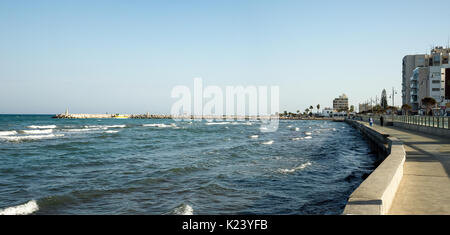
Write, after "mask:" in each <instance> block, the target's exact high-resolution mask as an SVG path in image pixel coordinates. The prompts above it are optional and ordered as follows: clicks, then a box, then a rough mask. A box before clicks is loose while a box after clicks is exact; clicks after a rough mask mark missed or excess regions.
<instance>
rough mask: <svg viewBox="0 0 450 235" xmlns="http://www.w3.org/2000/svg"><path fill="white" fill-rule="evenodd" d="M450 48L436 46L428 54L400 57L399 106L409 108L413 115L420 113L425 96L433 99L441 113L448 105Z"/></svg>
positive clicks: (449, 98) (449, 96) (449, 97)
mask: <svg viewBox="0 0 450 235" xmlns="http://www.w3.org/2000/svg"><path fill="white" fill-rule="evenodd" d="M449 57H450V48H443V47H435V48H433V49H432V50H431V51H430V54H419V55H407V56H405V57H403V70H402V103H403V104H408V105H410V106H411V107H412V112H413V113H421V112H423V108H424V105H423V104H422V103H421V100H422V99H423V98H424V97H432V98H433V99H435V100H436V102H437V106H438V107H437V109H440V110H441V111H442V112H441V113H444V111H445V110H447V111H448V110H449V107H448V103H449V102H450V89H449V88H447V89H446V86H447V87H448V86H450V64H449Z"/></svg>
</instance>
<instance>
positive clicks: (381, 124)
mask: <svg viewBox="0 0 450 235" xmlns="http://www.w3.org/2000/svg"><path fill="white" fill-rule="evenodd" d="M383 122H384V118H383V116H381V117H380V126H383Z"/></svg>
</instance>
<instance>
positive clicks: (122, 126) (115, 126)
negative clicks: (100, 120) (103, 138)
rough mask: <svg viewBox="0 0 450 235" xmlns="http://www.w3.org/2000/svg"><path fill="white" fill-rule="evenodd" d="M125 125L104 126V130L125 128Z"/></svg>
mask: <svg viewBox="0 0 450 235" xmlns="http://www.w3.org/2000/svg"><path fill="white" fill-rule="evenodd" d="M126 126H127V125H111V126H105V127H106V128H125V127H126Z"/></svg>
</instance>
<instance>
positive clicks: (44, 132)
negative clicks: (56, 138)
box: [23, 129, 53, 134]
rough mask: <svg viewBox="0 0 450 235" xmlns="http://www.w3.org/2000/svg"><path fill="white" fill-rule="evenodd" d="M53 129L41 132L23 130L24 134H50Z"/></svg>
mask: <svg viewBox="0 0 450 235" xmlns="http://www.w3.org/2000/svg"><path fill="white" fill-rule="evenodd" d="M52 132H53V129H41V130H23V133H25V134H50V133H52Z"/></svg>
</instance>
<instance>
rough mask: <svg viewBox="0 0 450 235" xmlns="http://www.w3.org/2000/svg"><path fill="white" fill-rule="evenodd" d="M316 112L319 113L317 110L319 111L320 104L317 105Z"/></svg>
mask: <svg viewBox="0 0 450 235" xmlns="http://www.w3.org/2000/svg"><path fill="white" fill-rule="evenodd" d="M316 107H317V112H319V109H320V104H317V106H316Z"/></svg>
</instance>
